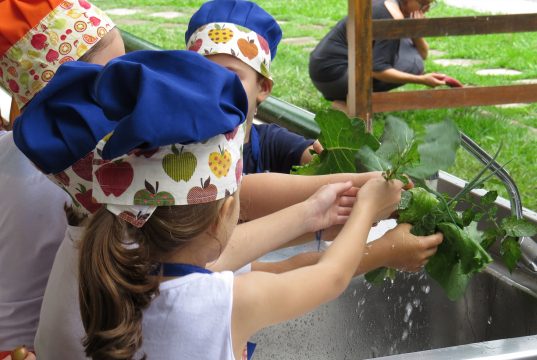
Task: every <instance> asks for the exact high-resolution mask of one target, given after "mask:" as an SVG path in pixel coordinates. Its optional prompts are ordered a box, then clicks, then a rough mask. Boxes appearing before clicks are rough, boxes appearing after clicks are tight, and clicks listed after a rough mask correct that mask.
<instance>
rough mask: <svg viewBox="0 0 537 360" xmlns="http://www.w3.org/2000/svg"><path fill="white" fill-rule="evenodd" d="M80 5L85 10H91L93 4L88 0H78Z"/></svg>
mask: <svg viewBox="0 0 537 360" xmlns="http://www.w3.org/2000/svg"><path fill="white" fill-rule="evenodd" d="M78 3H79V4H80V6H82V7H83V8H84V9H89V8H90V7H91V4H90V3H89V2H87V1H86V0H78Z"/></svg>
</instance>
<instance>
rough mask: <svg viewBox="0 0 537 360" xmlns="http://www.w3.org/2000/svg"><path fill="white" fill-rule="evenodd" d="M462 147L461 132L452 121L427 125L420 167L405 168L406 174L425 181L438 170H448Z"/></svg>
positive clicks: (420, 144) (420, 156)
mask: <svg viewBox="0 0 537 360" xmlns="http://www.w3.org/2000/svg"><path fill="white" fill-rule="evenodd" d="M459 146H460V135H459V130H457V127H456V126H455V124H454V123H453V122H452V121H451V120H445V121H443V122H441V123H436V124H431V125H427V126H426V128H425V136H424V138H423V141H419V145H418V153H419V165H417V166H413V165H412V166H409V167H405V168H404V172H405V173H406V174H408V175H410V176H412V177H415V178H418V179H425V178H427V177H429V176H431V175H433V174H435V173H436V172H437V171H438V170H442V169H444V170H445V169H447V168H449V167H450V166H451V165H453V163H454V162H455V155H456V153H457V149H458V148H459Z"/></svg>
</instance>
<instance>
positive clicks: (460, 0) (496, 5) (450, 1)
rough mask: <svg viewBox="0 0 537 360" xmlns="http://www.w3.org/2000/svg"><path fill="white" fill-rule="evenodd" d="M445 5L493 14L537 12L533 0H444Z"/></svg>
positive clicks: (535, 3) (536, 2)
mask: <svg viewBox="0 0 537 360" xmlns="http://www.w3.org/2000/svg"><path fill="white" fill-rule="evenodd" d="M444 2H445V3H446V5H449V6H454V7H458V8H463V9H471V10H475V11H480V12H490V13H493V14H531V13H537V1H535V0H532V1H530V0H509V1H508V0H444Z"/></svg>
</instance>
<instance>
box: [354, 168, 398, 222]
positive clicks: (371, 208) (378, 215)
mask: <svg viewBox="0 0 537 360" xmlns="http://www.w3.org/2000/svg"><path fill="white" fill-rule="evenodd" d="M402 189H403V183H402V182H401V181H399V180H390V181H386V180H385V179H382V178H374V179H370V180H369V181H367V182H366V183H365V184H364V186H362V187H361V188H360V191H359V192H358V198H357V201H358V205H359V207H360V208H362V209H363V210H364V211H366V212H369V213H371V214H373V216H374V217H373V221H379V220H383V219H386V218H388V216H390V214H392V213H393V212H394V211H395V210H396V209H397V207H398V205H399V201H400V200H401V191H402Z"/></svg>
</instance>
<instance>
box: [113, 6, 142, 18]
mask: <svg viewBox="0 0 537 360" xmlns="http://www.w3.org/2000/svg"><path fill="white" fill-rule="evenodd" d="M139 12H140V10H138V9H121V8H118V9H110V10H106V13H107V14H108V15H119V16H126V15H134V14H137V13H139Z"/></svg>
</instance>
